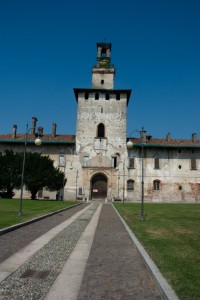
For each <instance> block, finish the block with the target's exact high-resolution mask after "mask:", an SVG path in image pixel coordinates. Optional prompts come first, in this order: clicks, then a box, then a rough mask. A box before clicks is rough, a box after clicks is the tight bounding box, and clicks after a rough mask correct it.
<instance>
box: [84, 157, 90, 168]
mask: <svg viewBox="0 0 200 300" xmlns="http://www.w3.org/2000/svg"><path fill="white" fill-rule="evenodd" d="M88 166H89V156H84V158H83V167H88Z"/></svg>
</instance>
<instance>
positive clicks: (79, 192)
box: [78, 187, 83, 195]
mask: <svg viewBox="0 0 200 300" xmlns="http://www.w3.org/2000/svg"><path fill="white" fill-rule="evenodd" d="M78 194H79V195H83V188H82V187H79V188H78Z"/></svg>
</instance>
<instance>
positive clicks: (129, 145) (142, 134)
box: [126, 127, 146, 221]
mask: <svg viewBox="0 0 200 300" xmlns="http://www.w3.org/2000/svg"><path fill="white" fill-rule="evenodd" d="M132 132H139V133H140V146H141V150H142V151H141V152H142V153H141V156H142V165H141V214H140V220H141V221H144V219H145V217H144V143H145V142H146V131H145V130H144V128H143V127H142V130H140V131H139V130H133V131H132ZM126 145H127V148H128V149H131V148H133V146H134V144H133V142H132V141H131V140H129V141H128V142H127V144H126Z"/></svg>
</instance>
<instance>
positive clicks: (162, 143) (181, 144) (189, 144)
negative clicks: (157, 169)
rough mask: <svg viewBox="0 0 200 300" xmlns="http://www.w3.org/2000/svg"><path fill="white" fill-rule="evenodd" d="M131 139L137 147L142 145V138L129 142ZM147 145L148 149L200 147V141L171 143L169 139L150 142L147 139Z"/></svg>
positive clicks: (171, 140) (154, 139) (176, 141)
mask: <svg viewBox="0 0 200 300" xmlns="http://www.w3.org/2000/svg"><path fill="white" fill-rule="evenodd" d="M129 139H130V140H131V141H132V142H133V143H134V144H136V145H140V143H141V140H140V138H128V139H127V140H129ZM145 145H146V146H147V147H148V146H150V147H153V146H155V147H159V146H160V147H165V146H166V147H200V140H196V141H192V139H191V140H185V139H180V140H179V139H170V140H169V141H167V139H157V138H151V139H150V140H148V139H147V141H146V144H145Z"/></svg>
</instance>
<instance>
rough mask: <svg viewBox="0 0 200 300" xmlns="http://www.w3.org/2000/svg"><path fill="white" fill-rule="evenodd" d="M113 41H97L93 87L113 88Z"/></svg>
mask: <svg viewBox="0 0 200 300" xmlns="http://www.w3.org/2000/svg"><path fill="white" fill-rule="evenodd" d="M110 53H111V43H97V64H96V66H94V67H93V68H92V88H95V89H97V88H98V89H99V88H100V89H113V88H114V75H115V69H114V66H113V65H111V57H110Z"/></svg>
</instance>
